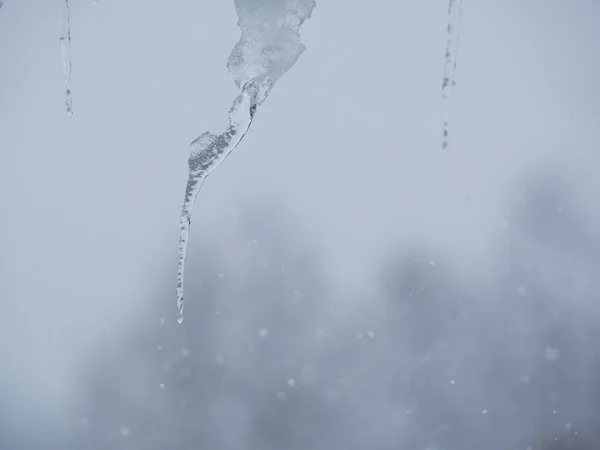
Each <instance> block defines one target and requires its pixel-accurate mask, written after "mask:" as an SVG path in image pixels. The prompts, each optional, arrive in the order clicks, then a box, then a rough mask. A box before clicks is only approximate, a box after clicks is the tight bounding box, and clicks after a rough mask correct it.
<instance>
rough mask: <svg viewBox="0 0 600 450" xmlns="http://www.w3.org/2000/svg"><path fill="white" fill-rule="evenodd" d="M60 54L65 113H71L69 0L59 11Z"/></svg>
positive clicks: (65, 0)
mask: <svg viewBox="0 0 600 450" xmlns="http://www.w3.org/2000/svg"><path fill="white" fill-rule="evenodd" d="M59 43H60V54H61V57H62V66H63V74H64V79H65V106H66V108H67V114H69V115H72V114H73V99H72V97H71V10H70V7H69V0H64V2H63V7H62V10H61V11H60V39H59Z"/></svg>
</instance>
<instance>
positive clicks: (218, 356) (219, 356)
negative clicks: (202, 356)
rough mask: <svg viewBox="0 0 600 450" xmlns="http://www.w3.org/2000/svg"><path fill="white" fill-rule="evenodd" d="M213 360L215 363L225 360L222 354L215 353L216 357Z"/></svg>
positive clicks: (221, 362)
mask: <svg viewBox="0 0 600 450" xmlns="http://www.w3.org/2000/svg"><path fill="white" fill-rule="evenodd" d="M215 361H216V362H217V364H219V365H220V364H223V362H225V357H223V355H217V357H216V358H215Z"/></svg>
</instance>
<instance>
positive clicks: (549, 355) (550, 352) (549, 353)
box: [545, 347, 560, 362]
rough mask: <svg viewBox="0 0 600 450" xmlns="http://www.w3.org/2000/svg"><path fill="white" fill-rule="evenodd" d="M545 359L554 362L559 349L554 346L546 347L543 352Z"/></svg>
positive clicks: (558, 355)
mask: <svg viewBox="0 0 600 450" xmlns="http://www.w3.org/2000/svg"><path fill="white" fill-rule="evenodd" d="M545 356H546V361H549V362H556V361H558V358H559V357H560V351H559V350H558V349H556V348H552V347H548V348H547V349H546V352H545Z"/></svg>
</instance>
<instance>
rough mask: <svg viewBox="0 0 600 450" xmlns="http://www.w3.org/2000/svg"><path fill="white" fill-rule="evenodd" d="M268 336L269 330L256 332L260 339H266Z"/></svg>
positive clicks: (262, 329)
mask: <svg viewBox="0 0 600 450" xmlns="http://www.w3.org/2000/svg"><path fill="white" fill-rule="evenodd" d="M268 334H269V330H268V329H267V328H261V329H260V330H258V335H259V336H260V337H266V336H267V335H268Z"/></svg>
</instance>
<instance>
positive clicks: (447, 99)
mask: <svg viewBox="0 0 600 450" xmlns="http://www.w3.org/2000/svg"><path fill="white" fill-rule="evenodd" d="M461 16H462V0H450V3H449V4H448V42H447V45H446V60H445V64H444V82H443V83H442V102H443V109H444V112H443V113H444V131H443V138H442V147H443V148H444V149H445V148H448V143H449V130H448V127H449V122H450V109H451V106H452V104H451V100H452V99H451V97H452V88H453V87H454V85H455V84H456V83H455V81H454V72H455V71H456V57H457V54H458V41H459V38H460V19H461Z"/></svg>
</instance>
